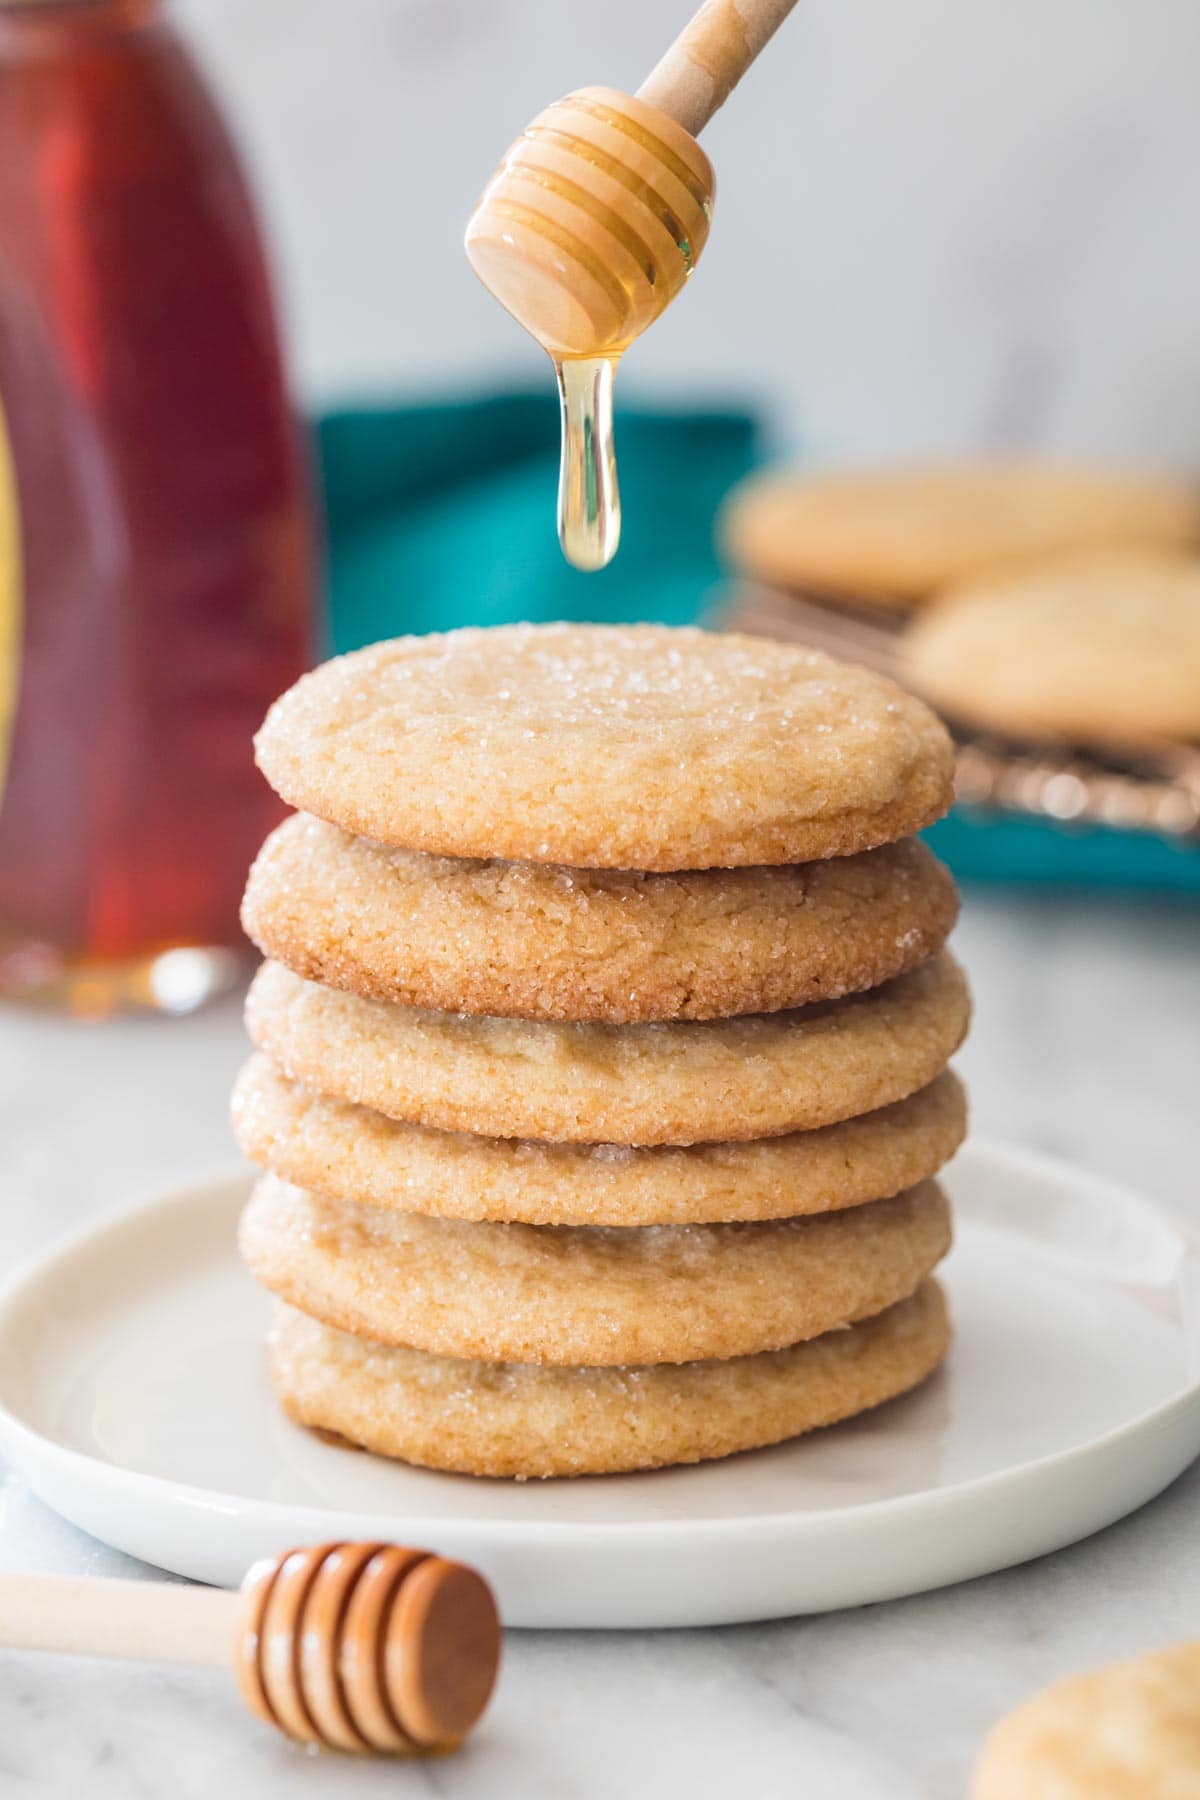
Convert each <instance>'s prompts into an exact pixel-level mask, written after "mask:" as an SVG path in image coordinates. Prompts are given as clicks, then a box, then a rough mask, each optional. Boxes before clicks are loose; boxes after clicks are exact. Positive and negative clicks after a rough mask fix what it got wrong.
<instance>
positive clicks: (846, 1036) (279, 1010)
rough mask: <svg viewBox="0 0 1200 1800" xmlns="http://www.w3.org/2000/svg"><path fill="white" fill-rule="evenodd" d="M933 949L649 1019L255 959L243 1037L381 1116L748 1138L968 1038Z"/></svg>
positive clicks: (907, 1075) (923, 1078)
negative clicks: (468, 995)
mask: <svg viewBox="0 0 1200 1800" xmlns="http://www.w3.org/2000/svg"><path fill="white" fill-rule="evenodd" d="M969 1010H970V1002H969V999H968V995H967V985H966V982H965V980H964V978H963V974H962V971H961V970H960V969H959V967H958V964H957V963H956V962H955V961H954V958H953V957H952V956H951V955H950V953H949V951H947V950H942V951H939V952H938V954H937V955H936V956H934V957H931V958H930V960H929V961H928V962H927V963H922V965H921V967H920V968H919V969H914V970H913V971H912V973H911V974H909V975H900V976H898V977H897V978H896V980H895V981H890V982H888V983H887V984H886V985H885V986H884V987H880V988H875V989H873V990H872V991H871V992H870V993H868V994H856V995H853V996H851V997H849V998H846V999H843V1000H831V1001H823V1002H821V1003H819V1004H818V1005H816V1006H806V1007H801V1008H800V1009H799V1010H798V1011H796V1012H779V1013H764V1014H757V1015H752V1016H750V1017H747V1018H742V1019H716V1020H701V1021H685V1022H682V1023H675V1024H657V1025H596V1024H579V1023H561V1022H552V1021H549V1020H540V1019H539V1020H536V1021H529V1020H522V1019H494V1018H489V1017H486V1016H472V1015H467V1014H458V1013H445V1012H430V1011H427V1010H425V1009H423V1008H419V1007H406V1006H392V1005H388V1004H387V1003H386V1002H384V1001H380V1000H364V999H361V998H360V997H359V995H357V994H345V993H341V992H340V991H339V990H337V989H336V988H326V987H319V986H318V985H317V984H316V983H315V982H311V981H305V980H303V979H302V977H301V976H299V975H293V974H292V972H291V970H290V969H285V968H283V967H282V966H281V965H280V964H279V963H271V962H268V963H264V964H263V966H262V968H261V969H260V970H259V972H258V974H257V975H256V976H255V978H254V981H253V983H252V985H251V988H250V993H249V996H248V998H247V1002H246V1026H247V1030H248V1031H249V1033H250V1037H251V1039H252V1041H253V1043H254V1044H255V1046H256V1048H258V1049H259V1050H263V1051H265V1052H266V1054H267V1055H268V1056H269V1057H270V1058H271V1060H272V1062H274V1063H275V1064H276V1065H277V1066H278V1067H279V1068H281V1069H282V1070H283V1071H284V1072H285V1073H286V1074H287V1075H289V1076H291V1077H292V1078H293V1079H294V1080H297V1081H301V1082H303V1083H304V1085H305V1086H306V1087H310V1088H315V1089H317V1090H318V1091H319V1092H320V1093H323V1094H329V1095H332V1096H333V1097H334V1098H335V1099H338V1100H348V1101H350V1102H351V1103H352V1104H353V1105H356V1106H367V1107H371V1108H372V1109H373V1110H374V1111H376V1112H381V1113H386V1114H387V1116H388V1117H389V1118H392V1119H402V1120H405V1121H406V1122H408V1123H410V1124H414V1125H431V1126H434V1127H436V1128H437V1129H439V1130H443V1131H472V1132H476V1133H478V1134H480V1135H482V1136H485V1137H501V1138H543V1139H546V1140H548V1141H549V1142H551V1143H590V1144H648V1145H653V1144H694V1143H713V1142H716V1143H726V1142H735V1141H736V1142H743V1141H745V1140H746V1139H747V1138H760V1137H775V1136H778V1135H780V1134H782V1133H783V1132H790V1131H808V1130H811V1129H813V1128H814V1127H816V1126H819V1125H830V1124H833V1123H835V1122H836V1121H837V1120H839V1119H848V1118H854V1117H857V1116H858V1114H860V1113H866V1112H873V1111H874V1110H875V1109H876V1108H877V1107H880V1106H888V1105H890V1104H891V1103H892V1101H894V1100H902V1099H904V1098H905V1097H906V1096H907V1095H908V1094H912V1093H915V1092H916V1090H917V1089H918V1088H921V1087H924V1086H925V1085H926V1084H927V1083H928V1082H930V1081H932V1080H933V1078H934V1076H935V1075H939V1074H940V1073H941V1071H942V1069H943V1068H944V1067H945V1065H946V1063H947V1061H948V1060H949V1058H950V1057H951V1056H952V1055H953V1053H954V1051H955V1050H956V1049H957V1048H958V1046H959V1044H960V1043H961V1041H962V1039H963V1036H964V1035H965V1033H966V1028H967V1018H968V1013H969Z"/></svg>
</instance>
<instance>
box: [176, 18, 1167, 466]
mask: <svg viewBox="0 0 1200 1800" xmlns="http://www.w3.org/2000/svg"><path fill="white" fill-rule="evenodd" d="M689 10H690V4H689V0H605V3H604V4H601V3H600V0H179V4H178V6H177V16H178V18H179V19H180V20H181V22H182V23H183V24H184V25H185V26H186V28H187V29H188V30H189V31H190V33H191V35H192V37H193V39H194V41H195V43H196V44H197V46H198V48H199V50H200V52H201V54H202V56H203V59H204V61H205V63H206V65H207V67H208V69H209V70H210V72H211V75H212V77H213V79H214V81H215V83H216V85H217V87H218V89H219V91H220V92H221V94H222V95H223V97H224V99H225V102H226V107H227V110H228V112H229V114H230V117H231V120H232V123H233V125H234V128H235V130H236V132H237V134H238V136H239V137H240V139H241V141H242V143H243V146H244V147H245V149H246V150H247V152H248V155H249V160H250V165H251V169H252V172H253V175H254V178H255V180H256V183H257V186H258V191H259V195H260V199H261V201H262V205H263V208H264V211H265V213H266V216H267V221H268V224H269V227H270V229H271V232H272V235H273V239H274V244H275V249H276V254H277V258H278V262H279V268H280V279H281V285H282V288H283V297H284V301H285V306H286V310H287V314H288V318H289V326H290V330H291V335H292V341H293V346H294V365H295V369H296V372H297V376H298V378H299V381H300V384H301V388H302V391H303V393H304V395H305V397H306V398H308V399H309V400H310V401H313V402H318V403H319V402H327V401H330V400H340V399H345V398H347V397H366V396H370V397H379V396H380V395H394V394H412V393H420V392H423V391H430V390H433V389H445V388H446V387H447V386H450V387H453V388H456V389H459V390H463V389H467V388H470V387H472V386H478V385H480V384H482V383H485V382H502V383H514V382H522V381H529V380H537V379H540V377H541V367H540V358H539V355H538V353H537V352H536V351H534V350H533V349H531V348H530V347H529V346H527V345H526V343H525V342H524V341H523V340H522V337H521V334H520V333H519V332H518V331H517V330H516V328H515V327H513V326H512V325H511V324H510V323H509V321H508V320H507V319H506V318H505V316H504V315H503V314H502V313H501V312H500V311H499V309H498V308H497V307H496V306H495V305H494V303H493V302H492V301H490V300H489V299H488V297H487V296H486V295H485V294H484V293H483V292H482V290H480V289H478V288H477V287H476V285H475V282H474V280H473V278H472V276H471V275H470V273H469V271H468V269H467V266H466V263H465V261H464V259H463V257H462V254H461V251H460V247H459V242H460V236H461V231H462V226H463V224H464V222H465V219H466V215H467V213H468V211H469V210H470V206H471V204H472V201H473V200H474V198H475V195H476V193H477V191H478V189H479V188H480V186H481V185H482V183H483V181H484V179H485V178H486V177H487V175H488V174H489V173H490V171H491V169H492V166H493V165H494V163H495V162H496V161H497V160H498V158H499V156H500V153H501V152H502V151H503V150H504V148H505V147H506V146H507V144H508V143H509V141H510V140H511V139H512V138H513V137H514V136H515V135H516V133H517V132H518V131H519V129H520V128H521V127H522V126H523V125H524V124H525V123H526V122H527V120H528V119H529V118H530V117H531V116H532V115H533V114H534V113H535V112H537V111H538V110H539V109H540V108H541V107H542V106H543V105H545V104H547V103H548V102H549V101H550V100H552V99H554V98H556V97H557V96H559V95H560V94H561V93H564V92H565V91H567V90H568V89H569V88H571V87H576V86H580V85H584V84H586V83H589V82H609V83H611V84H613V85H615V86H619V87H633V86H636V85H637V83H638V81H639V80H640V79H641V77H642V75H643V74H644V73H645V72H646V71H647V70H648V69H649V68H650V67H651V65H652V64H653V63H654V61H655V60H656V58H657V55H658V53H659V52H660V50H661V49H662V48H663V47H664V45H665V43H666V42H667V41H668V39H669V38H670V37H671V36H672V35H673V33H674V31H675V30H676V29H677V27H678V26H679V25H680V24H681V23H682V22H683V20H684V19H685V17H686V16H687V13H688V12H689ZM1198 77H1200V4H1197V0H1004V4H984V0H800V5H799V7H798V9H797V12H796V14H795V15H794V16H793V18H792V19H791V20H790V21H789V22H788V23H787V25H786V26H785V27H784V29H783V32H782V33H781V35H780V37H779V38H778V39H777V40H776V42H775V44H774V45H773V46H771V48H770V49H769V50H768V52H767V53H766V55H765V57H764V58H763V61H762V62H761V64H760V65H759V67H757V68H756V69H755V70H753V71H752V72H751V74H750V76H749V78H748V79H747V81H746V83H745V85H744V87H743V88H742V89H741V90H740V91H739V92H738V93H736V94H735V95H734V97H733V99H732V100H731V101H730V103H729V104H728V106H727V107H726V109H725V111H724V112H723V113H721V114H719V115H718V117H717V119H716V120H715V121H714V123H713V124H712V125H711V126H710V128H709V130H708V132H707V133H706V136H705V143H706V146H707V148H708V150H709V153H710V155H711V156H712V158H713V160H714V162H715V164H716V167H717V171H718V178H719V194H718V203H717V215H716V223H715V229H714V233H713V237H712V240H711V242H710V245H709V248H708V251H707V253H706V257H705V261H704V264H703V267H702V269H701V272H700V275H699V276H698V278H697V280H696V281H695V282H694V283H693V285H692V287H691V289H690V290H689V292H688V293H687V294H685V295H684V296H683V298H682V300H681V301H680V302H679V304H678V306H677V307H676V309H675V310H674V312H673V313H672V315H671V317H670V318H669V320H668V321H667V322H666V323H665V324H664V325H660V326H659V327H658V328H657V329H656V330H655V331H654V333H653V334H652V335H651V337H650V338H648V339H647V341H646V342H645V343H644V344H643V345H641V346H640V347H638V348H637V349H636V350H635V351H634V352H633V353H632V354H631V355H630V357H629V361H628V370H627V381H626V386H627V389H633V388H634V387H636V388H637V390H638V391H639V392H640V393H641V394H642V395H643V396H644V397H645V396H649V397H655V396H661V395H666V394H679V393H684V392H688V391H693V392H696V393H697V394H698V395H702V396H703V397H705V398H711V397H720V396H723V395H729V396H731V397H736V398H757V399H759V400H761V401H763V402H764V403H765V404H766V405H767V406H768V407H770V409H771V410H772V411H773V413H774V415H775V417H776V418H777V420H778V421H779V426H780V431H781V433H782V434H783V435H784V437H786V438H790V439H797V440H803V441H804V442H805V443H807V444H808V445H810V446H811V447H814V448H815V449H817V450H818V451H820V452H821V453H823V454H827V455H832V456H837V457H868V456H871V455H878V454H888V455H890V454H892V453H894V452H909V451H919V452H940V451H956V450H962V449H969V448H976V447H987V448H1005V447H1012V446H1023V445H1032V446H1036V447H1042V448H1048V449H1059V450H1077V451H1079V450H1081V451H1086V452H1090V453H1094V454H1097V455H1102V456H1114V457H1120V456H1125V457H1130V458H1137V459H1144V460H1149V461H1151V462H1156V463H1165V464H1174V465H1181V466H1188V465H1197V466H1200V230H1198V229H1197V209H1196V196H1197V182H1198V177H1200V104H1198V103H1197V94H1198V92H1200V80H1198Z"/></svg>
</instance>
